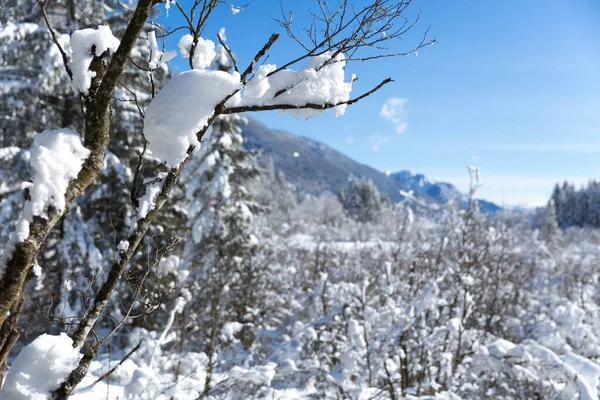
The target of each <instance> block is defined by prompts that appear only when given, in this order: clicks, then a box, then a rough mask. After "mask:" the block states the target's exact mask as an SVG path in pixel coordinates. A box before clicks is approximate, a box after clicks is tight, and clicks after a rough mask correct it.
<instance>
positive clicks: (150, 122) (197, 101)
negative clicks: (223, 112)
mask: <svg viewBox="0 0 600 400" xmlns="http://www.w3.org/2000/svg"><path fill="white" fill-rule="evenodd" d="M240 88H241V83H240V78H239V74H237V73H234V74H228V73H226V72H222V71H205V70H192V71H187V72H184V73H181V74H179V75H177V76H175V77H174V78H173V79H171V80H170V81H169V83H167V85H166V86H165V87H164V88H163V89H162V90H161V91H160V92H158V94H157V95H156V97H155V98H154V99H153V100H152V102H151V103H150V105H149V106H148V108H147V109H146V116H145V119H144V136H145V137H146V140H147V141H148V149H149V150H150V151H151V152H152V155H153V156H155V157H157V158H159V159H161V160H164V161H166V162H167V164H169V165H171V166H177V165H178V164H179V163H180V162H182V161H183V160H184V159H185V157H186V154H187V150H188V148H189V147H190V146H191V145H192V146H195V147H196V148H199V147H200V142H199V141H198V139H197V137H196V133H197V132H198V131H199V130H200V129H202V128H203V127H204V126H205V125H206V124H207V122H208V119H209V118H210V117H212V115H213V113H214V109H215V107H216V106H217V104H219V103H220V102H221V101H223V99H225V98H226V97H227V96H228V95H231V94H232V93H234V92H235V91H236V90H239V89H240Z"/></svg>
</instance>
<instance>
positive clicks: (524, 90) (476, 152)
mask: <svg viewBox="0 0 600 400" xmlns="http://www.w3.org/2000/svg"><path fill="white" fill-rule="evenodd" d="M361 1H364V0H361ZM361 1H359V2H361ZM185 3H186V2H185V1H183V0H182V1H181V4H182V5H184V4H185ZM312 4H314V2H313V1H312V0H302V1H292V0H284V5H285V6H286V7H287V9H289V10H295V11H296V14H295V17H296V18H295V19H294V24H297V26H298V28H300V27H302V26H303V25H306V22H307V20H306V19H304V18H303V12H305V11H306V9H307V8H308V7H309V5H312ZM419 8H420V9H422V15H421V21H420V23H419V25H418V26H417V27H416V28H415V30H414V32H413V33H412V34H410V35H407V37H406V38H405V39H404V40H402V41H397V42H395V43H394V44H392V50H397V51H402V50H408V49H409V48H411V47H412V46H414V45H415V44H416V43H417V42H418V41H419V40H420V35H421V34H422V33H423V31H424V30H425V29H426V28H427V27H428V26H431V30H430V37H432V38H435V39H436V40H437V43H436V44H435V45H433V46H430V47H428V48H425V49H423V50H421V51H420V53H419V55H418V56H411V57H400V58H391V59H383V60H375V61H372V62H367V63H350V64H349V65H348V66H347V67H346V71H347V75H348V76H350V74H351V73H355V74H356V75H357V76H358V77H359V80H358V81H357V82H356V83H355V85H354V89H353V94H354V95H358V94H359V93H361V92H363V91H366V90H368V89H370V88H371V87H372V86H375V85H376V84H377V83H378V82H379V81H381V80H382V79H383V78H386V77H388V76H389V77H392V78H393V79H394V81H395V82H394V83H392V84H390V85H388V86H385V87H384V88H383V89H382V90H380V91H379V92H377V93H375V94H374V95H372V96H370V97H368V98H366V99H365V100H363V101H361V102H359V103H357V104H356V105H353V106H351V107H350V108H348V110H347V111H346V115H344V116H342V117H338V118H335V117H334V116H333V115H332V114H328V115H323V116H318V117H315V118H313V119H310V120H297V119H295V118H293V117H291V116H281V115H278V114H277V113H272V112H271V113H264V114H255V117H257V118H258V119H259V120H261V121H263V122H265V123H266V124H267V125H269V126H271V127H273V128H280V129H286V130H289V131H291V132H294V133H297V134H302V135H306V136H309V137H311V138H314V139H317V140H320V141H322V142H324V143H326V144H328V145H330V146H332V147H334V148H336V149H337V150H339V151H341V152H343V153H345V154H347V155H349V156H350V157H352V158H354V159H356V160H358V161H360V162H362V163H364V164H368V165H370V166H373V167H374V168H377V169H379V170H381V171H386V170H390V171H397V170H403V169H409V170H412V171H413V172H419V173H424V174H426V175H428V176H429V177H430V178H432V179H435V180H443V181H448V182H451V183H454V184H456V185H457V186H458V187H459V188H461V189H463V190H466V189H467V186H468V175H467V170H466V166H467V165H476V166H478V167H480V168H481V175H482V180H483V187H482V188H481V190H480V192H479V196H480V197H483V198H486V199H488V200H491V201H495V202H497V203H499V204H500V203H503V204H506V205H517V204H521V205H538V204H541V203H544V202H545V201H546V200H547V199H548V197H549V195H550V192H551V190H552V187H553V185H554V183H555V182H556V181H562V180H565V179H567V180H570V181H572V182H575V183H576V184H578V185H579V184H584V183H585V182H587V181H588V179H590V178H595V179H600V159H599V157H598V156H600V39H599V38H600V1H596V0H569V1H567V0H562V1H559V0H526V1H516V0H507V1H492V0H489V1H487V0H482V1H475V0H471V1H466V0H465V1H458V0H457V1H451V0H420V1H418V0H414V2H413V5H412V10H410V13H409V15H414V14H415V13H416V12H417V11H418V10H419ZM278 16H279V1H278V0H249V5H248V6H247V7H246V8H245V9H243V10H242V11H241V12H240V13H238V14H236V15H233V14H232V13H231V11H230V10H228V9H227V8H223V9H221V10H220V11H217V12H216V14H215V17H214V18H213V20H212V23H211V24H210V25H209V26H208V27H207V28H206V30H205V32H204V35H203V36H204V37H206V38H208V39H213V40H215V34H216V32H217V31H218V30H219V29H220V28H221V27H222V26H223V27H225V28H226V30H227V40H228V41H227V43H228V44H229V46H230V47H231V48H232V50H233V52H234V53H235V54H236V57H237V58H238V62H239V64H241V65H242V66H244V67H245V66H246V65H247V63H248V62H249V61H250V60H251V59H252V57H253V56H254V54H255V53H256V51H257V50H258V49H259V48H260V47H261V46H262V45H263V43H264V42H265V41H266V40H267V38H268V37H269V35H270V34H271V33H273V32H281V33H283V32H282V29H281V28H280V27H279V26H278V24H277V22H275V21H274V20H273V18H274V17H278ZM161 21H162V22H163V24H164V25H165V26H169V27H171V28H174V27H177V26H179V25H181V23H182V20H181V18H180V16H179V15H178V12H177V10H176V9H175V8H174V7H172V8H171V9H170V12H169V17H168V18H166V17H165V16H164V15H163V16H162V17H161ZM182 32H183V31H182ZM179 37H180V35H178V34H175V35H173V37H172V38H171V39H169V40H168V41H167V44H166V46H167V48H169V49H173V48H176V43H177V40H178V38H179ZM300 51H301V49H300V48H299V47H298V46H297V45H295V44H294V43H292V42H291V41H290V40H288V39H287V38H286V37H283V35H282V38H281V39H280V40H279V41H278V42H277V43H276V44H275V45H274V46H273V49H272V51H271V56H270V57H269V60H268V62H269V63H276V64H278V63H279V64H281V63H282V62H284V61H286V60H289V59H291V58H293V57H294V56H295V55H297V54H299V52H300ZM171 64H172V66H173V67H175V68H181V69H182V70H184V69H187V67H186V63H185V60H183V59H182V58H178V59H177V60H174V61H171ZM390 99H392V100H390ZM386 103H387V104H388V107H387V108H385V109H386V110H387V111H388V112H383V113H382V108H384V104H386ZM390 111H392V112H390ZM393 111H395V114H394V112H393ZM382 114H383V115H382ZM392 114H394V115H392ZM386 116H387V117H386ZM300 156H301V155H300Z"/></svg>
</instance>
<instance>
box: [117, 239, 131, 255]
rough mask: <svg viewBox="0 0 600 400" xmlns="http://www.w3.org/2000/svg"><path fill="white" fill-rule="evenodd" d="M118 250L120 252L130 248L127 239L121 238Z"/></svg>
mask: <svg viewBox="0 0 600 400" xmlns="http://www.w3.org/2000/svg"><path fill="white" fill-rule="evenodd" d="M117 250H118V251H119V253H124V252H126V251H127V250H129V242H128V241H127V240H121V241H120V242H119V244H118V245H117Z"/></svg>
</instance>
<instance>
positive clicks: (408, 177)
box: [390, 171, 500, 213]
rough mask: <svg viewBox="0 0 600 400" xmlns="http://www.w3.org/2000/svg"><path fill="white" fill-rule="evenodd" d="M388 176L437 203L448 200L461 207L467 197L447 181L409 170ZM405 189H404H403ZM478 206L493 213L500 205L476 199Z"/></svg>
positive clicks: (466, 200)
mask: <svg viewBox="0 0 600 400" xmlns="http://www.w3.org/2000/svg"><path fill="white" fill-rule="evenodd" d="M390 178H391V179H393V180H394V181H396V182H397V183H398V184H399V185H401V186H402V187H405V188H408V189H409V190H412V191H413V192H414V193H419V194H421V195H423V196H425V197H426V198H428V199H430V200H432V201H435V202H437V203H441V204H445V203H448V202H449V201H456V202H458V204H459V205H460V206H461V207H466V205H467V204H468V202H469V197H468V196H467V195H466V194H464V193H462V192H461V191H460V190H458V188H457V187H456V186H454V185H453V184H451V183H447V182H437V181H434V180H431V179H428V178H427V177H426V176H425V175H423V174H413V173H412V172H410V171H400V172H395V173H393V174H391V175H390ZM404 190H406V189H404ZM477 202H478V203H479V207H480V208H481V210H482V211H483V212H484V213H495V212H496V211H499V210H500V207H499V206H498V205H496V204H494V203H491V202H489V201H486V200H481V199H478V200H477Z"/></svg>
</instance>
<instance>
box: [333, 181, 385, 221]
mask: <svg viewBox="0 0 600 400" xmlns="http://www.w3.org/2000/svg"><path fill="white" fill-rule="evenodd" d="M339 198H340V202H341V203H342V205H343V206H344V209H345V210H346V212H347V213H348V215H349V216H350V217H352V218H354V219H355V220H357V221H360V222H369V221H376V220H377V219H378V218H379V215H380V213H381V209H382V205H383V200H382V198H381V195H380V194H379V191H378V190H377V187H376V186H375V184H374V183H373V181H371V180H370V179H369V180H368V181H366V180H364V179H360V178H357V177H355V176H350V177H349V178H348V185H347V186H346V187H345V188H344V189H342V190H341V191H340V194H339Z"/></svg>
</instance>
